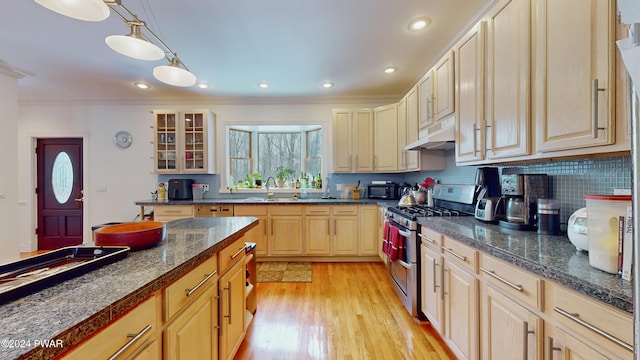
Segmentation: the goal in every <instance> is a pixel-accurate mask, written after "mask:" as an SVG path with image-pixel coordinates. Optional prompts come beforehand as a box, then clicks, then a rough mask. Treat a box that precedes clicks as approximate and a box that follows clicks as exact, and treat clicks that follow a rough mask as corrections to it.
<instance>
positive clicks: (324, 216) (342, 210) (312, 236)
mask: <svg viewBox="0 0 640 360" xmlns="http://www.w3.org/2000/svg"><path fill="white" fill-rule="evenodd" d="M304 214H305V216H304V223H305V231H304V233H305V238H304V241H305V255H336V256H341V255H357V254H358V239H359V236H358V235H359V234H358V232H359V231H358V227H359V223H358V219H359V217H358V207H357V206H342V205H341V206H324V205H316V206H314V205H311V206H306V207H305V211H304Z"/></svg>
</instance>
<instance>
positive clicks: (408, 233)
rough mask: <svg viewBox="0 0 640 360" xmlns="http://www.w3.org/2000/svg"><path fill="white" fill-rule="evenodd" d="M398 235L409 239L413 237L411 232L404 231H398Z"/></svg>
mask: <svg viewBox="0 0 640 360" xmlns="http://www.w3.org/2000/svg"><path fill="white" fill-rule="evenodd" d="M398 234H400V235H402V236H404V237H406V238H408V237H411V231H402V230H398Z"/></svg>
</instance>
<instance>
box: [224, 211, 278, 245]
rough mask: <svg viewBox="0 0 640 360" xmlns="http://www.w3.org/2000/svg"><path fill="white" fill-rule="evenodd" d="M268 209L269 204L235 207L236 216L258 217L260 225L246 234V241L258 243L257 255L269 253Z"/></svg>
mask: <svg viewBox="0 0 640 360" xmlns="http://www.w3.org/2000/svg"><path fill="white" fill-rule="evenodd" d="M267 210H268V208H267V206H255V205H234V207H233V214H234V216H252V217H256V218H258V225H257V226H256V227H254V228H253V229H251V230H249V231H247V232H246V233H245V235H244V239H245V241H247V242H253V243H256V250H255V254H256V255H257V256H266V255H268V254H269V241H268V236H267V222H268V213H267Z"/></svg>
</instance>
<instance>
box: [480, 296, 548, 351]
mask: <svg viewBox="0 0 640 360" xmlns="http://www.w3.org/2000/svg"><path fill="white" fill-rule="evenodd" d="M482 294H483V295H482V331H481V334H482V335H481V336H482V346H481V348H482V359H483V360H489V359H493V360H501V359H542V358H543V351H542V349H543V339H544V337H543V330H542V329H543V323H542V319H541V318H540V317H539V316H536V315H535V314H533V313H532V312H530V311H528V310H527V309H525V308H523V307H522V306H520V305H518V304H517V303H516V302H514V301H513V300H511V299H509V298H507V297H506V296H504V295H503V294H501V293H500V292H499V291H497V290H496V289H494V288H493V287H491V286H487V285H484V286H483V292H482Z"/></svg>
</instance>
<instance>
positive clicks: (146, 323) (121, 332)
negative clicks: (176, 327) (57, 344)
mask: <svg viewBox="0 0 640 360" xmlns="http://www.w3.org/2000/svg"><path fill="white" fill-rule="evenodd" d="M156 306H157V299H156V297H155V296H152V297H150V298H149V299H148V300H145V301H144V302H142V303H141V304H140V305H138V306H136V307H135V308H133V309H132V310H131V311H129V312H128V313H126V314H125V315H124V316H122V317H121V318H119V319H118V320H116V321H115V322H113V323H111V324H110V325H108V326H107V327H106V328H104V330H102V331H100V332H99V333H98V334H96V335H95V336H93V337H91V338H89V339H88V340H87V341H85V342H83V343H82V344H80V345H79V346H78V347H76V348H74V349H72V350H71V351H70V352H69V353H67V354H65V355H63V357H62V358H63V359H65V360H72V359H82V360H84V359H96V358H102V359H107V358H109V357H110V356H112V355H114V354H116V353H117V352H118V351H119V350H121V349H122V348H123V347H124V346H126V345H127V344H129V343H130V344H131V345H130V346H129V347H128V348H126V349H125V350H124V351H123V352H122V354H121V355H120V358H122V359H125V358H128V357H129V356H130V355H131V354H133V353H134V352H136V351H137V350H139V349H141V347H142V346H143V345H144V344H145V343H147V342H150V341H152V340H153V339H155V338H156V331H157V329H158V323H157V321H156V319H157V317H156ZM130 334H134V335H140V337H139V338H137V339H136V340H134V339H133V338H132V337H130V336H128V335H130Z"/></svg>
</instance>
